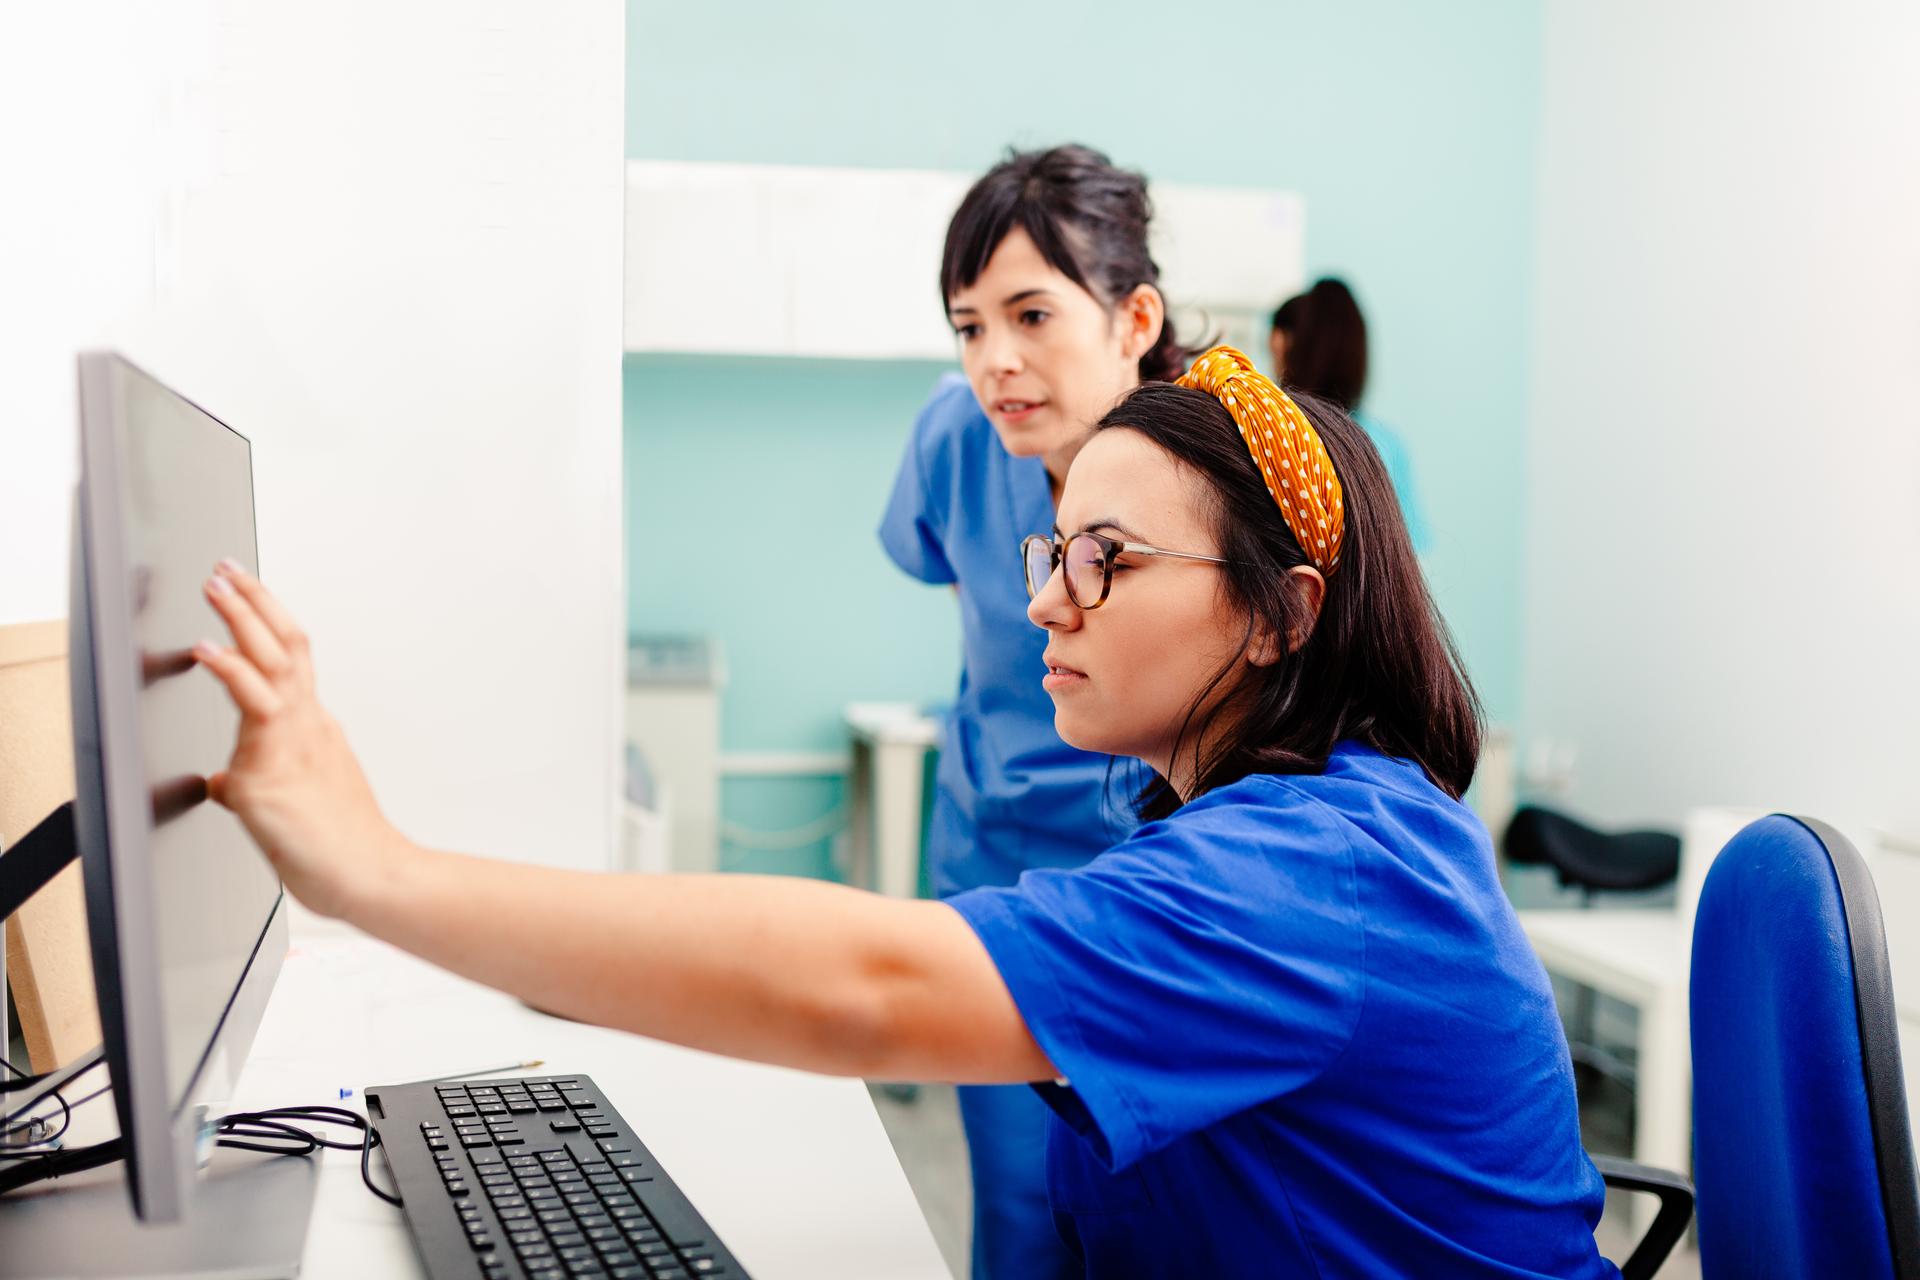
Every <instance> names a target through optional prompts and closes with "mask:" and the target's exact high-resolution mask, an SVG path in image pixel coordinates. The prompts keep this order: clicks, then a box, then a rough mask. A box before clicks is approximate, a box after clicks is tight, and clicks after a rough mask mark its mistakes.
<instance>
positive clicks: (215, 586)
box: [207, 573, 233, 596]
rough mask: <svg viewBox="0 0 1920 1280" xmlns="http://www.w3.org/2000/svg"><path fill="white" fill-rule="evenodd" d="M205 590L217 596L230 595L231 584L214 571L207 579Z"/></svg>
mask: <svg viewBox="0 0 1920 1280" xmlns="http://www.w3.org/2000/svg"><path fill="white" fill-rule="evenodd" d="M207 590H209V591H211V592H213V594H215V595H217V596H230V595H232V594H233V584H232V583H231V582H228V581H227V580H226V579H225V578H223V577H221V576H220V575H219V574H217V573H216V574H214V575H213V576H212V577H211V578H208V579H207Z"/></svg>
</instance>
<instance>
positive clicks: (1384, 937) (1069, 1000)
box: [951, 742, 1618, 1280]
mask: <svg viewBox="0 0 1920 1280" xmlns="http://www.w3.org/2000/svg"><path fill="white" fill-rule="evenodd" d="M951 905H952V906H953V907H954V908H955V909H956V910H958V911H959V912H960V914H961V915H962V916H963V917H965V918H966V920H967V922H968V923H969V924H970V925H972V926H973V928H974V930H975V932H976V933H978V935H979V936H980V939H981V941H982V942H984V943H985V944H986V947H987V950H988V951H989V952H990V953H991V954H992V956H993V960H994V963H995V964H996V965H997V966H998V967H999V970H1000V973H1001V976H1002V977H1004V978H1005V979H1006V982H1007V986H1008V988H1009V990H1011V992H1012V993H1013V998H1014V1000H1015V1002H1016V1003H1017V1004H1018V1005H1019V1008H1020V1012H1021V1014H1022V1015H1023V1016H1024V1017H1025V1019H1026V1021H1027V1025H1028V1027H1029V1028H1030V1029H1031V1030H1032V1032H1033V1036H1034V1038H1035V1040H1037V1041H1038V1042H1039V1044H1040V1047H1041V1048H1042V1049H1044V1050H1045V1051H1046V1053H1047V1055H1048V1057H1049V1058H1050V1059H1051V1060H1052V1061H1053V1063H1054V1065H1055V1066H1056V1067H1057V1068H1058V1069H1059V1070H1060V1072H1061V1073H1062V1076H1063V1081H1062V1083H1059V1084H1048V1085H1043V1086H1036V1088H1037V1089H1038V1091H1039V1092H1040V1093H1041V1094H1042V1096H1043V1097H1044V1098H1045V1099H1046V1101H1047V1102H1048V1104H1049V1105H1050V1106H1051V1107H1052V1108H1053V1113H1052V1116H1051V1117H1050V1119H1049V1132H1048V1136H1047V1185H1048V1192H1049V1196H1050V1198H1051V1202H1052V1206H1053V1213H1054V1220H1055V1225H1056V1226H1057V1227H1058V1229H1059V1230H1060V1232H1061V1234H1062V1236H1063V1237H1064V1238H1065V1239H1066V1240H1067V1242H1068V1243H1069V1245H1070V1246H1072V1247H1073V1248H1075V1249H1077V1250H1078V1251H1079V1252H1080V1253H1081V1255H1082V1256H1083V1258H1084V1260H1085V1267H1086V1274H1087V1275H1089V1276H1128V1275H1208V1276H1216V1275H1217V1276H1250V1277H1251V1276H1261V1277H1271V1276H1293V1275H1301V1276H1383V1277H1385V1276H1394V1277H1402V1276H1421V1277H1424V1278H1429V1280H1432V1278H1436V1277H1451V1276H1474V1277H1489V1276H1501V1277H1521V1276H1553V1277H1562V1278H1564V1277H1613V1276H1617V1275H1618V1272H1617V1271H1616V1270H1615V1269H1614V1267H1613V1265H1612V1264H1611V1263H1609V1262H1607V1261H1605V1260H1604V1259H1602V1258H1601V1257H1600V1256H1599V1253H1598V1251H1597V1250H1596V1248H1595V1245H1594V1241H1593V1227H1594V1224H1595V1223H1596V1222H1597V1221H1598V1220H1599V1217H1600V1210H1601V1206H1602V1201H1603V1198H1604V1192H1603V1188H1602V1184H1601V1180H1600V1177H1599V1175H1598V1173H1596V1172H1595V1170H1594V1167H1593V1164H1592V1162H1591V1161H1590V1160H1588V1158H1587V1156H1586V1153H1585V1151H1583V1150H1582V1148H1581V1145H1580V1130H1579V1122H1578V1117H1577V1115H1576V1112H1575V1105H1574V1089H1573V1072H1572V1064H1571V1062H1570V1060H1569V1058H1568V1055H1567V1046H1566V1041H1565V1039H1564V1037H1563V1034H1562V1032H1561V1029H1560V1022H1559V1019H1558V1016H1557V1015H1556V1013H1555V1011H1554V1004H1553V995H1552V991H1551V990H1550V988H1549V986H1548V983H1547V977H1546V973H1545V971H1544V970H1543V969H1542V968H1541V966H1540V963H1539V961H1538V960H1536V959H1535V958H1534V955H1533V953H1532V951H1531V950H1530V949H1529V948H1528V946H1527V942H1526V938H1525V937H1524V936H1523V935H1522V933H1521V930H1520V925H1519V922H1518V920H1517V919H1516V918H1515V916H1514V914H1513V910H1512V908H1511V907H1510V906H1509V905H1508V903H1507V900H1506V898H1505V896H1504V895H1503V894H1502V893H1501V890H1500V885H1499V881H1498V878H1497V877H1496V875H1495V872H1494V861H1493V850H1492V846H1491V844H1490V842H1489V840H1488V838H1487V834H1486V830H1485V828H1483V827H1482V826H1481V825H1480V824H1479V822H1478V821H1477V820H1476V819H1475V818H1474V816H1473V814H1472V813H1471V812H1470V811H1468V810H1467V809H1466V808H1465V806H1463V805H1461V804H1460V803H1459V802H1457V801H1455V800H1452V799H1450V798H1449V797H1448V796H1446V795H1445V794H1444V793H1443V792H1441V791H1440V790H1439V789H1438V788H1437V787H1435V786H1434V785H1433V784H1432V783H1431V782H1430V781H1428V779H1427V778H1426V776H1425V774H1424V773H1422V772H1421V770H1420V769H1419V768H1418V767H1417V766H1415V765H1413V764H1411V763H1409V762H1407V761H1404V760H1396V759H1393V758H1391V757H1388V756H1384V755H1382V754H1380V753H1379V752H1377V751H1375V750H1373V749H1371V748H1369V747H1364V746H1361V745H1359V744H1356V743H1351V742H1348V743H1342V744H1341V745H1340V746H1339V747H1338V748H1337V749H1336V750H1335V751H1334V753H1333V755H1332V757H1331V758H1330V759H1329V760H1328V762H1327V767H1326V771H1325V772H1324V773H1323V774H1318V775H1278V774H1257V775H1254V776H1251V777H1248V778H1244V779H1242V780H1240V781H1239V782H1236V783H1233V784H1231V785H1229V786H1225V787H1221V788H1219V789H1218V790H1215V791H1212V792H1210V793H1208V794H1207V795H1205V796H1202V797H1200V798H1199V799H1197V800H1195V801H1193V802H1192V803H1190V804H1188V805H1186V806H1185V807H1184V808H1182V809H1180V810H1179V811H1178V812H1176V813H1175V814H1173V815H1172V816H1171V817H1169V818H1167V819H1165V820H1164V821H1160V822H1153V823H1149V824H1147V825H1146V826H1144V827H1142V828H1140V829H1139V830H1138V831H1137V832H1135V834H1134V835H1133V836H1132V837H1131V838H1130V839H1128V840H1127V841H1125V842H1124V843H1122V844H1120V845H1119V846H1117V847H1116V848H1114V849H1112V850H1110V851H1109V852H1107V853H1105V854H1103V855H1101V856H1100V857H1099V858H1097V859H1096V860H1095V861H1093V862H1092V863H1090V864H1088V865H1087V866H1086V867H1083V868H1081V869H1079V870H1077V871H1035V872H1030V873H1028V874H1027V875H1025V876H1023V877H1021V879H1020V882H1019V884H1018V885H1017V886H1015V887H1012V888H1006V889H980V890H976V891H974V892H972V893H965V894H961V895H960V896H958V897H956V898H954V899H952V902H951Z"/></svg>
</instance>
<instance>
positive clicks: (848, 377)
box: [626, 0, 1542, 861]
mask: <svg viewBox="0 0 1920 1280" xmlns="http://www.w3.org/2000/svg"><path fill="white" fill-rule="evenodd" d="M628 16H629V21H628V33H629V34H628V40H629V54H628V59H629V61H628V117H627V152H628V154H629V155H630V156H634V157H644V158H650V159H677V160H709V161H739V162H760V163H782V164H818V165H846V166H856V167H875V168H892V167H911V168H933V169H954V170H963V171H969V172H977V171H980V170H983V169H985V168H986V167H987V166H988V165H990V164H992V163H993V162H994V161H995V160H996V159H997V158H998V157H999V156H1000V155H1001V153H1002V152H1003V151H1004V150H1005V148H1006V147H1007V146H1008V145H1009V144H1014V145H1018V146H1022V147H1027V146H1037V145H1045V144H1048V143H1053V142H1058V141H1063V140H1076V141H1084V142H1088V143H1091V144H1093V145H1096V146H1099V147H1101V148H1103V149H1105V150H1107V151H1108V152H1109V153H1110V154H1111V155H1112V156H1113V157H1114V158H1115V159H1116V160H1117V161H1119V162H1121V163H1122V164H1126V165H1129V166H1133V167H1137V168H1140V169H1142V170H1144V171H1145V172H1146V173H1147V174H1148V175H1149V176H1150V177H1152V178H1155V179H1160V180H1170V181H1178V182H1186V183H1196V184H1209V185H1219V186H1248V187H1279V188H1287V189H1290V190H1293V191H1297V192H1299V193H1300V194H1301V195H1302V196H1303V197H1304V198H1305V201H1306V210H1307V266H1308V270H1309V272H1310V273H1313V274H1323V273H1337V274H1340V275H1342V276H1345V277H1346V278H1347V279H1348V280H1349V282H1350V283H1352V284H1353V285H1354V287H1355V289H1356V291H1357V292H1358V293H1359V295H1360V299H1361V302H1362V304H1363V305H1364V306H1365V307H1366V309H1367V312H1368V317H1369V322H1370V325H1371V328H1372V334H1373V364H1374V374H1373V379H1372V383H1371V386H1370V389H1369V394H1368V397H1367V406H1366V407H1367V408H1368V409H1369V410H1370V411H1371V412H1373V413H1374V414H1375V415H1377V416H1378V417H1379V418H1381V419H1383V420H1384V421H1386V422H1387V423H1389V424H1390V425H1392V426H1393V427H1394V428H1395V429H1396V430H1397V431H1398V432H1399V433H1400V435H1401V437H1402V438H1403V439H1404V440H1405V442H1406V444H1407V447H1408V450H1409V452H1410V453H1411V455H1412V457H1413V462H1414V468H1415V474H1416V477H1417V482H1418V484H1419V486H1420V492H1421V498H1422V501H1423V504H1424V506H1425V508H1426V512H1427V517H1428V522H1429V524H1430V526H1431V532H1432V546H1431V548H1430V549H1429V551H1428V554H1427V557H1426V561H1427V567H1428V571H1429V573H1430V575H1431V578H1432V581H1433V584H1434V588H1435V591H1436V594H1437V595H1438V597H1439V599H1440V602H1441V606H1442V608H1443V609H1444V610H1445V612H1446V615H1447V618H1448V620H1449V622H1450V623H1451V624H1452V626H1453V628H1454V630H1455V632H1456V634H1457V635H1458V637H1459V639H1460V641H1461V644H1462V647H1463V650H1464V652H1465V654H1466V658H1467V662H1468V666H1469V668H1470V670H1471V673H1472V675H1473V677H1474V679H1475V681H1476V682H1477V683H1478V685H1479V687H1480V690H1481V692H1482V694H1483V695H1484V696H1485V698H1486V700H1487V704H1488V707H1489V710H1490V712H1491V713H1492V715H1493V717H1494V718H1495V719H1497V720H1503V721H1512V720H1513V719H1515V718H1516V716H1517V713H1518V709H1519V708H1518V705H1517V704H1518V697H1519V687H1520V684H1519V650H1520V634H1521V618H1520V582H1521V572H1522V527H1521V519H1522V504H1521V501H1520V493H1521V485H1522V480H1523V476H1524V474H1525V457H1524V434H1525V422H1524V413H1525V404H1526V397H1527V389H1528V387H1527V383H1528V368H1529V354H1530V353H1529V350H1528V341H1527V317H1528V306H1529V290H1530V285H1531V279H1530V264H1531V260H1532V250H1533V236H1534V224H1533V213H1534V180H1535V172H1536V157H1535V134H1536V127H1537V117H1538V110H1539V103H1540V82H1539V76H1540V60H1541V34H1542V33H1541V13H1540V8H1539V5H1538V3H1537V2H1536V0H1528V2H1526V3H1519V2H1517V0H1513V2H1496V0H1484V2H1480V3H1470V4H1467V5H1431V4H1423V3H1414V2H1412V0H1408V2H1406V3H1391V4H1388V3H1360V4H1350V5H1339V6H1334V5H1313V4H1307V3H1300V2H1296V0H1288V2H1285V3H1265V4H1257V5H1248V6H1245V7H1244V8H1235V7H1233V6H1220V5H1215V6H1209V7H1206V8H1202V9H1196V10H1191V11H1185V12H1182V11H1178V10H1176V9H1174V8H1172V7H1170V6H1166V5H1153V6H1148V5H1145V4H1138V3H1117V2H1114V0H1108V2H1106V3H1101V4H1089V3H1073V4H1046V3H1042V4H1034V3H1031V2H1029V3H1022V4H1017V5H1016V4H1009V3H1004V2H1003V0H981V2H977V3H974V4H970V5H967V6H965V7H963V8H959V9H955V8H953V7H950V6H913V5H902V4H899V3H897V0H896V2H895V3H890V4H881V3H877V2H874V0H857V2H854V3H835V4H832V5H830V6H796V5H784V4H772V3H751V4H744V5H740V6H736V7H735V8H733V9H731V10H729V11H728V15H727V20H726V23H725V25H724V27H722V26H717V25H716V23H715V22H714V20H713V18H712V15H711V14H710V13H708V12H707V11H704V10H701V9H699V8H698V7H697V6H692V5H686V4H684V3H673V4H666V3H658V2H656V0H632V3H630V4H629V10H628ZM935 268H936V264H935V263H932V262H929V263H928V264H927V274H928V278H929V280H931V279H932V277H933V275H934V272H935ZM1276 301H1278V300H1277V299H1276ZM934 305H936V302H935V300H934V298H933V297H932V291H931V286H930V287H929V297H928V306H929V307H932V306H934ZM938 368H939V367H938V366H936V365H930V364H917V363H865V362H860V363H855V362H810V361H773V360H718V359H716V360H688V359H679V358H674V359H667V358H645V359H642V358H629V361H628V364H627V382H626V386H627V398H626V430H627V458H628V467H629V493H630V497H631V502H630V510H629V524H630V547H629V555H628V564H629V586H630V593H629V613H630V618H631V620H632V622H633V625H634V627H635V628H636V629H640V630H664V629H675V628H685V629H696V630H707V631H714V632H717V633H718V634H719V635H720V636H721V638H722V640H723V642H724V643H725V645H726V646H727V649H728V654H729V661H730V666H731V670H732V684H731V685H730V687H729V689H728V691H727V700H726V702H727V706H726V713H725V725H724V732H723V742H724V744H725V746H726V748H727V749H729V750H750V751H767V750H807V749H818V748H821V747H826V746H832V745H837V744H838V742H839V736H838V730H837V725H838V716H837V713H838V708H839V706H840V705H841V704H842V703H843V702H845V701H847V700H849V699H852V698H863V697H876V698H877V697H905V698H929V699H931V698H939V697H943V696H945V695H946V694H948V693H949V692H950V691H951V688H952V685H953V677H954V673H955V671H956V670H957V666H956V663H957V652H958V650H957V643H956V636H955V634H954V632H955V627H956V623H955V620H954V614H953V609H952V606H951V603H950V602H949V601H947V600H945V599H944V598H942V596H941V593H939V592H934V591H929V590H927V589H926V588H922V587H918V586H917V585H915V584H913V583H911V582H908V581H907V580H906V579H904V578H903V577H901V576H900V575H898V574H897V573H895V572H894V571H893V570H892V569H891V568H890V567H889V566H888V564H887V562H886V561H885V559H884V557H883V556H882V555H881V553H880V551H879V549H878V547H877V545H876V544H875V542H874V539H873V527H874V524H875V523H876V521H877V519H878V516H879V512H880V510H881V506H882V504H883V503H884V501H885V498H886V494H887V486H888V483H889V481H890V479H891V475H892V472H893V468H894V466H895V465H896V463H897V461H898V456H899V451H900V447H901V444H902V442H903V441H904V439H905V434H906V431H907V428H908V425H909V423H910V422H911V419H912V414H913V411H914V409H915V408H916V407H917V405H918V403H919V400H920V398H921V397H922V396H923V395H924V394H925V392H926V390H927V389H928V388H929V387H930V386H931V384H932V382H933V380H934V378H935V376H936V375H937V372H938ZM723 562H724V563H731V564H736V565H744V564H752V565H755V566H757V567H758V568H759V570H760V572H759V574H758V575H756V576H755V577H754V579H753V582H754V587H755V589H753V590H746V589H743V587H742V580H741V578H740V577H737V576H736V575H735V574H733V573H727V572H719V571H718V566H719V565H720V564H721V563H723ZM768 785H771V784H768ZM782 785H783V786H784V785H785V784H782ZM744 789H746V784H744V783H741V784H733V783H730V784H729V789H728V799H727V803H728V807H729V811H730V816H731V815H732V812H733V811H734V810H735V809H736V807H739V808H741V809H742V810H744V808H745V807H746V806H747V804H748V801H747V800H746V799H745V798H744ZM837 799H838V796H837V788H835V787H832V786H830V785H828V784H824V783H818V784H814V787H813V792H812V794H811V795H810V797H807V798H805V799H795V800H793V802H792V803H791V804H789V805H786V806H785V807H784V809H783V811H784V812H787V816H786V818H784V819H782V820H781V821H782V822H783V823H784V825H788V826H798V825H799V824H800V823H802V822H804V821H806V820H807V819H808V818H809V817H812V816H817V813H818V812H825V810H826V809H827V808H830V807H831V806H832V804H834V803H837ZM809 805H811V806H812V810H813V811H811V812H810V811H809ZM762 808H763V809H764V806H762ZM758 816H759V817H761V818H763V819H764V818H767V817H769V815H768V814H767V813H766V812H760V813H759V814H758ZM742 820H744V819H742ZM755 825H759V824H757V823H756V824H755ZM749 861H751V860H749Z"/></svg>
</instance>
